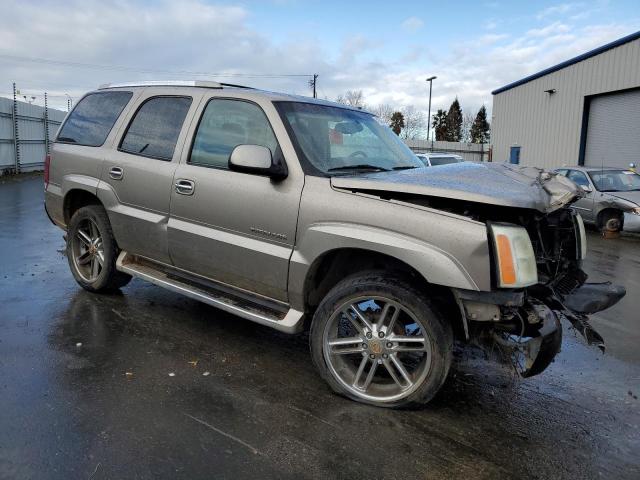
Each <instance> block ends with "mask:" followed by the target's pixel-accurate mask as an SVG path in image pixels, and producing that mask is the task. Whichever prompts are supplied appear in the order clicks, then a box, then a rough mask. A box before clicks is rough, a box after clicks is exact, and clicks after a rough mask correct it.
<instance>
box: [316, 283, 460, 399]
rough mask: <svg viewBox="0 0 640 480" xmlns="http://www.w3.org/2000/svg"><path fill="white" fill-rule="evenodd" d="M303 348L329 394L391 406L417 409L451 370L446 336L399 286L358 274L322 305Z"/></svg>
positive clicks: (439, 319) (420, 300) (433, 313)
mask: <svg viewBox="0 0 640 480" xmlns="http://www.w3.org/2000/svg"><path fill="white" fill-rule="evenodd" d="M396 312H397V313H396ZM310 346H311V355H312V358H313V362H314V364H315V366H316V368H317V369H318V371H319V372H320V375H321V376H322V377H323V378H324V379H325V380H326V381H327V383H328V384H329V385H330V386H331V388H332V389H333V390H334V391H335V392H337V393H339V394H340V395H344V396H346V397H348V398H350V399H352V400H356V401H358V402H363V403H367V404H370V405H375V406H379V407H392V408H399V407H410V406H416V405H423V404H425V403H427V402H429V401H430V400H431V399H432V398H433V397H434V396H435V394H436V393H437V392H438V390H440V387H442V385H443V383H444V381H445V379H446V378H447V374H448V372H449V367H450V365H451V357H452V348H453V333H452V329H451V325H450V323H449V322H447V321H446V320H445V319H444V318H443V316H442V315H441V314H440V313H439V312H438V310H437V309H436V308H435V306H434V304H433V303H432V302H431V301H430V300H429V299H428V298H426V297H425V296H424V294H423V293H422V292H420V291H418V290H417V289H415V288H414V287H412V286H411V284H410V283H409V282H408V281H407V280H405V279H404V278H402V277H401V276H396V275H389V274H386V273H385V272H364V273H360V274H358V275H354V276H351V277H347V278H345V279H344V280H342V281H341V282H340V283H338V284H337V285H336V286H335V287H333V288H332V289H331V291H329V293H328V294H327V295H326V297H325V298H324V299H323V300H322V302H321V303H320V305H319V306H318V309H317V310H316V312H315V315H314V317H313V321H312V324H311V332H310ZM372 371H373V373H372Z"/></svg>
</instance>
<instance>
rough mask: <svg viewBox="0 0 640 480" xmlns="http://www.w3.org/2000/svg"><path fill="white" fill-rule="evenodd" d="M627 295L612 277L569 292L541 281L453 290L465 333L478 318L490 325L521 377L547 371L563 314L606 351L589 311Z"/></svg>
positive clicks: (478, 322)
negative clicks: (514, 287)
mask: <svg viewBox="0 0 640 480" xmlns="http://www.w3.org/2000/svg"><path fill="white" fill-rule="evenodd" d="M625 294H626V290H625V289H624V287H622V286H618V285H612V284H611V283H609V282H607V283H584V284H582V285H581V286H579V287H577V288H574V289H572V291H571V292H570V293H565V294H560V293H558V292H556V291H554V290H553V289H551V288H549V287H542V286H536V287H534V288H531V289H528V290H527V291H514V292H509V291H498V292H471V291H468V290H456V291H454V295H455V297H456V299H457V301H458V304H459V307H460V311H461V314H462V316H463V320H464V322H465V333H467V338H469V335H468V332H469V331H470V329H469V322H475V323H474V325H476V326H479V327H480V329H481V331H486V330H487V329H486V328H482V327H490V331H491V332H492V334H491V336H492V338H493V340H494V341H495V342H496V343H497V344H499V345H500V346H501V347H502V349H503V350H504V351H506V352H507V353H508V355H509V356H510V357H511V358H512V360H513V364H514V366H515V367H516V370H517V371H518V372H519V373H520V374H521V375H522V376H523V377H531V376H533V375H537V374H538V373H541V372H542V371H544V370H545V369H546V368H547V366H549V364H550V363H551V362H552V361H553V359H554V357H555V356H556V354H557V353H558V352H559V351H560V347H561V344H562V325H561V323H560V320H561V319H562V318H565V319H567V320H568V321H569V322H571V324H572V325H573V327H574V328H575V329H576V331H578V332H580V333H581V334H582V336H583V337H584V339H585V340H586V342H587V344H589V345H594V346H597V347H598V348H600V349H601V350H603V351H604V340H603V339H602V337H601V336H600V335H599V334H598V332H596V331H595V330H594V329H593V327H591V325H590V324H589V322H588V315H590V314H593V313H596V312H600V311H602V310H605V309H607V308H609V307H611V306H612V305H615V304H616V303H617V302H619V301H620V299H621V298H622V297H624V295H625Z"/></svg>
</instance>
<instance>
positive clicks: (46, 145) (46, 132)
mask: <svg viewBox="0 0 640 480" xmlns="http://www.w3.org/2000/svg"><path fill="white" fill-rule="evenodd" d="M43 120H44V151H45V154H46V155H49V105H48V104H47V92H44V118H43Z"/></svg>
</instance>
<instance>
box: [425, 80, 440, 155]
mask: <svg viewBox="0 0 640 480" xmlns="http://www.w3.org/2000/svg"><path fill="white" fill-rule="evenodd" d="M436 78H438V77H436V76H433V77H429V78H427V82H429V116H428V117H427V141H428V140H429V132H430V131H431V87H433V81H434V80H435V79H436ZM431 150H433V137H432V138H431Z"/></svg>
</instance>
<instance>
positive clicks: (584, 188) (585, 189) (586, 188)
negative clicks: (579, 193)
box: [580, 185, 593, 193]
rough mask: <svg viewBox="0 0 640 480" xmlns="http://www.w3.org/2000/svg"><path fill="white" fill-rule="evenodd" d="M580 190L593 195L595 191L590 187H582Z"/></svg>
mask: <svg viewBox="0 0 640 480" xmlns="http://www.w3.org/2000/svg"><path fill="white" fill-rule="evenodd" d="M580 188H581V189H582V190H584V191H585V192H587V193H591V192H592V191H593V190H591V187H590V186H589V185H580Z"/></svg>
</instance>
